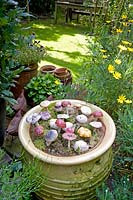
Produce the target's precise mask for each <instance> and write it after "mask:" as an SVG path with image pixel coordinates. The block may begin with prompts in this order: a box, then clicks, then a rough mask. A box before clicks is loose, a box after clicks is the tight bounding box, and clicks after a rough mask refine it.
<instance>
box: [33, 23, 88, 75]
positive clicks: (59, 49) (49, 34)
mask: <svg viewBox="0 0 133 200" xmlns="http://www.w3.org/2000/svg"><path fill="white" fill-rule="evenodd" d="M29 25H30V26H31V29H30V32H31V31H32V32H35V34H36V39H37V40H40V42H41V44H42V45H43V46H45V48H46V50H47V56H46V57H45V60H43V61H42V62H41V63H40V64H39V66H42V65H45V64H52V65H55V66H56V67H67V68H69V69H70V70H71V71H72V74H73V76H74V78H76V77H78V76H79V74H80V73H81V72H82V66H83V64H84V63H85V62H87V61H88V60H89V54H88V47H87V45H88V42H87V40H86V39H87V36H86V32H87V27H76V26H69V25H65V24H64V25H62V24H53V23H51V21H49V20H37V21H32V22H30V24H29Z"/></svg>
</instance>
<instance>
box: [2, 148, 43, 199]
mask: <svg viewBox="0 0 133 200" xmlns="http://www.w3.org/2000/svg"><path fill="white" fill-rule="evenodd" d="M3 156H4V152H3V150H0V200H7V199H9V198H10V200H22V199H25V200H28V199H29V198H30V196H31V193H32V192H35V191H37V190H38V189H39V188H40V186H41V182H42V180H41V170H40V169H41V168H39V166H38V162H37V160H34V161H32V162H28V163H26V164H23V165H22V163H21V161H19V160H14V161H12V162H11V163H10V164H9V163H6V162H3ZM36 169H37V170H36Z"/></svg>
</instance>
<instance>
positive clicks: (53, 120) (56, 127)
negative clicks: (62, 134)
mask: <svg viewBox="0 0 133 200" xmlns="http://www.w3.org/2000/svg"><path fill="white" fill-rule="evenodd" d="M56 120H57V119H50V122H49V125H50V128H52V129H58V126H57V125H56V123H55V122H56Z"/></svg>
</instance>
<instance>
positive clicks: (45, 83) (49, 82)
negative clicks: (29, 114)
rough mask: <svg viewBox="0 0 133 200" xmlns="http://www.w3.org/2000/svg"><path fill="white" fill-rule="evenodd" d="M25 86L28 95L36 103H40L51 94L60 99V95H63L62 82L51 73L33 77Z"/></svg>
mask: <svg viewBox="0 0 133 200" xmlns="http://www.w3.org/2000/svg"><path fill="white" fill-rule="evenodd" d="M25 88H26V90H27V93H28V96H29V97H30V98H31V99H32V100H33V102H34V103H35V104H39V103H40V102H41V101H44V100H45V99H47V98H48V97H49V96H52V97H53V98H55V99H58V98H59V97H60V96H62V97H63V86H62V83H61V82H60V80H59V79H57V78H55V77H54V76H53V75H51V74H49V73H47V74H46V75H39V76H36V77H33V78H32V79H31V80H30V82H29V83H28V84H27V85H26V87H25Z"/></svg>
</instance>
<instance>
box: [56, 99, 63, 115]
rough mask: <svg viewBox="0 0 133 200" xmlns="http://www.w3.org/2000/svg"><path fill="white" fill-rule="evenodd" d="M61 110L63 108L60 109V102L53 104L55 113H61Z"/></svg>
mask: <svg viewBox="0 0 133 200" xmlns="http://www.w3.org/2000/svg"><path fill="white" fill-rule="evenodd" d="M62 109H63V107H62V102H61V101H59V102H57V103H56V104H55V110H56V112H61V111H62Z"/></svg>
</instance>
